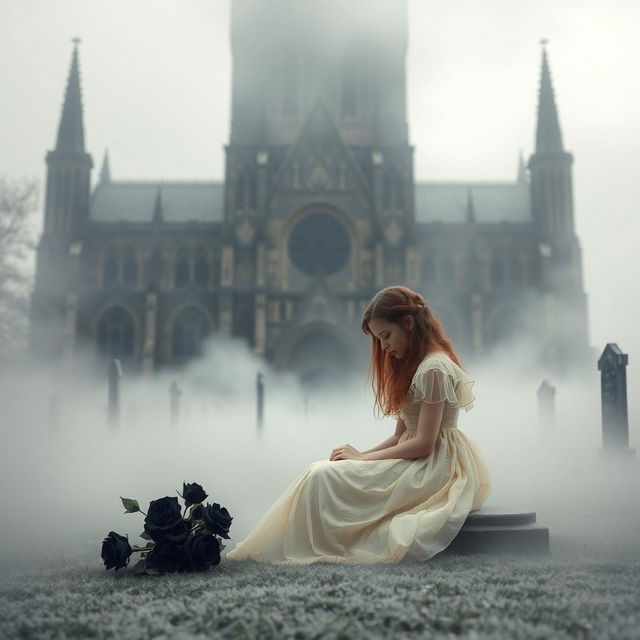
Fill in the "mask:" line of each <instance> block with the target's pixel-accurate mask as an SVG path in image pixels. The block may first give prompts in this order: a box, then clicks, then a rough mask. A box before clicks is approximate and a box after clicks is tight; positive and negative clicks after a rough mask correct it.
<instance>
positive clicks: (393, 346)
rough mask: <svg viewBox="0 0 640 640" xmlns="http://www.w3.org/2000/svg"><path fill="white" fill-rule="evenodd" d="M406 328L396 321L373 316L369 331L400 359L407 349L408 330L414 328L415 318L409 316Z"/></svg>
mask: <svg viewBox="0 0 640 640" xmlns="http://www.w3.org/2000/svg"><path fill="white" fill-rule="evenodd" d="M403 324H404V328H403V326H401V325H398V324H395V323H394V322H387V321H385V320H381V319H380V318H372V319H371V320H370V321H369V331H371V333H373V335H374V336H375V338H376V339H377V340H379V341H380V346H381V347H382V349H384V350H385V351H386V352H387V353H388V354H390V355H391V356H393V357H394V358H398V360H400V359H401V358H403V357H404V356H405V354H406V351H407V346H408V344H409V341H408V340H407V332H408V331H411V329H413V318H412V317H411V316H407V317H406V318H405V320H404V323H403Z"/></svg>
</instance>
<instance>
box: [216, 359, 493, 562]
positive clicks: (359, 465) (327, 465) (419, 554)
mask: <svg viewBox="0 0 640 640" xmlns="http://www.w3.org/2000/svg"><path fill="white" fill-rule="evenodd" d="M472 386H473V381H472V380H471V379H470V378H469V377H468V376H467V374H466V373H465V372H464V371H463V370H462V369H461V368H460V367H459V366H458V365H457V364H456V363H455V362H453V360H451V359H450V358H449V357H448V356H447V355H445V354H444V353H441V352H433V353H430V354H428V355H427V356H426V357H425V358H424V360H423V361H422V362H421V363H420V364H419V365H418V368H417V370H416V373H415V375H414V377H413V380H412V382H411V386H410V388H409V393H408V394H407V397H406V400H405V403H404V405H403V406H402V408H401V409H400V411H399V415H400V417H401V418H402V419H403V421H404V423H405V425H406V428H407V429H406V431H405V432H404V433H403V434H402V436H400V440H399V442H404V441H405V440H409V439H410V438H413V437H415V435H416V431H417V427H418V415H419V413H420V402H421V401H425V402H439V401H441V400H445V405H444V412H443V415H442V420H441V422H440V431H439V433H438V437H437V440H436V445H435V448H434V450H433V453H432V454H431V455H430V456H428V457H425V458H417V459H406V458H394V459H388V460H334V461H331V460H318V461H316V462H312V463H311V464H310V465H309V466H308V467H307V468H306V469H305V470H304V471H303V472H302V473H301V474H300V475H299V476H298V477H297V478H296V479H295V480H294V481H293V483H292V484H291V485H290V486H289V488H288V489H287V490H286V491H285V492H284V493H283V494H282V495H281V496H280V497H279V498H278V499H277V500H276V501H275V502H274V503H273V505H271V507H270V508H269V509H268V510H267V512H266V513H265V514H264V516H263V517H262V518H261V519H260V521H259V522H258V523H257V524H256V526H255V527H254V529H253V530H252V531H251V533H249V535H248V536H247V537H246V538H245V539H244V540H243V541H241V542H239V543H238V544H237V545H236V547H235V548H234V549H233V550H232V551H229V552H228V553H227V554H226V556H224V557H226V558H229V559H231V560H256V561H258V562H270V563H275V564H311V563H313V562H319V561H324V562H342V563H370V562H389V563H393V562H400V561H422V560H427V559H428V558H431V557H432V556H434V555H435V554H437V553H439V552H440V551H442V550H443V549H445V548H446V547H447V546H448V545H449V544H450V543H451V542H452V540H453V539H454V538H455V537H456V535H457V533H458V531H459V530H460V528H461V527H462V524H463V523H464V521H465V519H466V518H467V516H468V515H469V512H470V511H473V510H474V509H478V508H479V507H480V506H481V505H482V504H483V503H484V502H485V500H486V498H487V496H488V495H489V492H490V490H491V479H490V475H489V471H488V469H487V465H486V463H485V461H484V459H483V457H482V455H481V453H480V451H479V449H478V447H477V445H476V444H475V443H474V442H473V441H472V440H471V439H470V438H469V437H467V436H466V435H465V434H464V432H462V431H460V430H459V429H458V427H457V421H458V413H459V411H460V409H464V410H465V411H469V410H470V409H471V408H472V406H473V401H474V400H475V397H474V396H473V394H472V392H471V388H472Z"/></svg>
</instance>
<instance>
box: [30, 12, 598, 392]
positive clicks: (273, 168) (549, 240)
mask: <svg viewBox="0 0 640 640" xmlns="http://www.w3.org/2000/svg"><path fill="white" fill-rule="evenodd" d="M365 2H366V0H349V1H348V2H347V3H345V2H342V4H341V5H340V6H339V5H338V3H337V0H331V1H328V0H323V1H320V0H308V1H307V2H305V3H301V2H299V1H298V0H274V2H269V3H266V2H262V1H261V0H234V1H233V2H232V3H231V48H232V63H233V67H232V68H233V75H232V95H231V123H230V132H229V140H228V144H227V145H226V146H225V149H224V152H225V154H226V168H225V179H224V182H216V181H211V182H142V181H120V180H112V178H111V171H110V166H109V158H108V156H107V155H106V154H105V158H104V161H103V165H102V169H101V171H100V175H99V178H98V179H97V180H96V184H95V186H94V187H93V188H92V187H91V172H92V168H93V161H92V157H91V155H90V154H89V153H88V152H87V151H86V149H85V144H84V126H83V105H82V100H81V92H80V72H79V61H78V50H77V45H76V46H75V47H74V50H73V55H72V60H71V70H70V73H69V79H68V84H67V87H66V94H65V99H64V104H63V109H62V116H61V119H60V125H59V129H58V135H57V141H56V145H55V149H53V150H52V151H49V152H48V154H47V157H46V162H47V187H46V201H45V212H44V229H43V233H42V237H41V240H40V243H39V246H38V255H37V271H36V282H35V289H34V294H33V297H32V313H31V319H32V322H31V345H32V349H33V351H34V352H35V353H37V354H39V355H41V356H44V357H46V358H48V359H58V358H59V359H63V360H70V359H72V358H73V354H74V351H75V350H76V349H78V348H80V347H81V345H85V346H88V347H89V348H90V349H91V350H92V351H93V352H94V353H95V354H96V357H98V358H104V359H105V360H106V359H109V358H119V359H120V360H121V362H122V364H123V366H124V367H125V368H127V369H129V370H130V371H139V372H142V373H151V372H153V371H155V370H157V369H158V368H160V367H164V366H168V365H179V364H181V363H184V362H187V361H189V360H190V359H192V358H194V357H197V356H198V354H199V353H200V352H201V349H202V345H203V342H204V340H205V339H206V338H207V337H209V336H211V335H215V334H218V335H220V336H228V337H235V338H237V339H240V340H243V341H245V342H246V343H247V344H248V346H249V347H250V348H251V349H252V350H253V351H254V352H255V353H256V354H257V355H259V356H262V357H264V358H265V359H267V360H268V361H269V362H271V363H272V364H273V365H274V366H275V367H277V368H278V369H287V370H292V371H295V372H297V373H298V374H300V375H301V376H302V377H303V378H304V379H306V380H308V381H311V380H315V379H317V378H323V377H328V378H331V377H335V376H336V375H337V374H339V373H340V372H341V371H345V370H348V369H349V368H350V367H352V366H356V365H357V366H362V363H363V362H364V366H365V367H366V356H367V350H368V343H367V338H366V337H365V336H364V334H363V333H362V331H361V329H360V318H361V313H362V311H363V309H364V307H365V306H366V304H367V302H368V301H369V299H370V298H371V296H372V295H373V294H374V293H375V292H376V291H377V290H379V289H380V288H382V287H384V286H387V285H391V284H405V285H407V286H409V287H412V288H414V289H416V290H418V291H420V292H421V293H423V294H424V295H425V297H426V299H427V301H429V302H430V303H431V305H432V306H433V308H434V311H435V312H436V314H437V315H438V316H439V317H440V318H441V320H442V321H443V323H444V326H445V328H446V330H447V331H448V333H449V335H450V336H451V338H452V340H453V342H454V345H455V346H456V347H457V349H458V352H459V353H460V355H461V356H462V358H463V360H465V361H475V360H479V359H481V358H483V357H485V356H487V355H488V354H490V353H491V351H492V350H494V349H495V348H497V347H499V346H500V345H503V346H504V345H505V344H510V341H511V340H513V339H514V338H516V337H522V336H523V335H524V336H526V337H527V338H528V339H529V340H531V341H532V342H533V343H534V344H535V345H537V346H538V347H539V349H538V355H539V363H537V364H542V365H544V366H547V367H548V368H550V369H551V370H556V371H562V370H568V369H570V368H571V367H573V366H574V365H577V366H584V365H585V363H587V359H588V358H590V357H591V353H590V349H589V345H588V335H587V307H586V296H585V293H584V291H583V285H582V266H581V254H580V245H579V241H578V239H577V237H576V234H575V228H574V217H573V196H572V174H571V165H572V161H573V158H572V155H571V154H570V153H569V152H567V151H565V149H564V146H563V141H562V135H561V129H560V125H559V120H558V113H557V109H556V104H555V98H554V94H553V89H552V84H551V76H550V72H549V64H548V60H547V53H546V51H545V50H544V49H543V52H542V65H541V77H540V91H539V103H538V116H537V129H536V145H535V152H534V153H533V155H532V156H531V157H530V159H529V162H528V165H527V166H525V163H524V161H523V160H522V158H521V159H520V163H519V167H518V171H517V177H516V179H515V180H514V181H513V182H500V183H497V182H471V183H462V182H428V181H427V182H425V181H420V182H416V181H415V180H414V175H413V164H412V157H413V147H412V146H411V144H410V141H409V137H408V126H407V107H406V77H405V59H406V54H407V23H408V18H407V7H406V2H405V1H399V0H378V2H377V3H376V11H375V12H373V13H375V14H376V15H375V16H374V17H373V18H371V19H369V20H362V15H363V13H362V6H361V5H363V3H365ZM328 5H331V6H333V5H336V6H335V11H336V12H337V13H334V14H332V15H339V16H340V21H339V22H338V23H336V21H331V20H329V19H328V18H327V14H331V11H330V8H327V7H328ZM365 13H366V12H365ZM374 18H375V19H374ZM257 25H259V31H260V36H259V37H256V29H257V28H258V27H257ZM587 366H589V365H587Z"/></svg>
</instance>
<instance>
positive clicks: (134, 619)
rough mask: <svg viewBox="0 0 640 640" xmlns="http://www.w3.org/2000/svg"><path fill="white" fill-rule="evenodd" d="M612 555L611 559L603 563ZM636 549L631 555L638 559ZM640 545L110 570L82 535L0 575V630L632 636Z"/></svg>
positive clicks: (42, 634) (124, 634) (105, 634)
mask: <svg viewBox="0 0 640 640" xmlns="http://www.w3.org/2000/svg"><path fill="white" fill-rule="evenodd" d="M597 557H603V558H604V557H606V558H608V559H607V560H598V559H596V558H597ZM631 557H635V560H633V561H630V558H631ZM638 602H640V543H637V542H636V544H635V547H628V548H626V549H619V548H616V547H615V545H614V546H611V545H608V544H606V542H605V543H604V544H603V543H602V542H598V541H596V540H590V541H589V540H587V539H585V540H583V541H582V544H580V545H579V546H578V547H576V546H575V545H573V544H571V542H570V541H568V540H562V539H561V540H558V541H554V540H553V538H552V553H551V555H550V556H549V557H546V558H532V557H529V558H527V557H522V556H514V555H507V556H501V557H496V556H489V555H474V556H457V557H456V556H454V557H446V556H442V555H438V556H435V557H434V558H432V559H431V560H429V561H428V562H426V563H421V564H408V563H407V564H403V563H401V564H396V565H388V564H375V565H350V566H345V565H335V564H331V563H318V564H313V565H309V566H276V565H267V564H261V563H255V562H238V561H231V560H225V559H224V558H223V559H222V561H221V563H220V564H219V565H217V566H216V567H214V568H212V569H211V570H210V571H209V572H208V573H206V574H183V575H165V576H159V577H152V576H134V575H133V573H132V572H131V571H130V569H126V570H124V571H123V570H120V571H118V572H117V573H115V572H114V571H108V572H107V571H105V570H104V568H103V567H102V565H101V560H100V558H99V544H97V543H96V542H95V541H85V542H84V543H83V544H79V545H78V546H77V547H76V548H75V550H73V551H72V550H71V549H67V550H66V551H64V552H62V551H58V552H57V553H55V554H52V555H51V556H50V557H49V558H46V557H45V556H41V557H39V559H37V560H32V561H29V562H25V561H21V562H16V561H11V560H8V559H5V560H4V561H3V563H2V567H1V572H0V636H1V637H2V638H7V639H11V638H21V639H25V640H26V639H34V640H35V639H36V638H37V639H40V638H52V639H53V638H117V639H123V640H126V639H134V638H136V639H137V638H140V639H143V638H145V639H146V638H158V639H160V638H166V639H167V640H169V639H171V640H178V639H181V638H208V637H216V638H234V639H238V638H344V639H347V638H348V639H349V640H351V639H354V638H363V639H365V638H372V637H380V638H415V637H430V638H450V637H452V636H454V635H455V636H457V637H464V638H478V637H482V638H505V637H510V638H526V639H527V640H528V639H530V638H549V637H553V638H615V639H616V640H622V639H624V638H638V633H639V631H638V630H639V629H640V610H639V608H638Z"/></svg>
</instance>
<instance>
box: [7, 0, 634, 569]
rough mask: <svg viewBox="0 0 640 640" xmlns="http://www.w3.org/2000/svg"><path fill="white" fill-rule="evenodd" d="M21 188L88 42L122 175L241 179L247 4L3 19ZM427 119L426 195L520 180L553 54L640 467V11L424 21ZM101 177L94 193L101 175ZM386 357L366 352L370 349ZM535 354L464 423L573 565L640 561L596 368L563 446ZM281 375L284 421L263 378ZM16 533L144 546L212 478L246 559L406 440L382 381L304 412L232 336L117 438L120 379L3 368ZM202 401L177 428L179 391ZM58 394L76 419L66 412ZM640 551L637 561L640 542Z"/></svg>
mask: <svg viewBox="0 0 640 640" xmlns="http://www.w3.org/2000/svg"><path fill="white" fill-rule="evenodd" d="M0 6H1V8H2V16H3V19H2V20H0V36H1V37H0V51H1V53H2V55H0V72H1V74H2V78H3V82H4V91H3V96H4V98H3V100H2V102H1V103H0V134H1V137H2V143H3V144H2V145H0V173H7V174H9V175H14V176H22V175H25V176H39V177H40V178H42V177H43V176H44V154H45V152H46V150H47V149H50V148H51V147H52V145H53V140H54V135H55V131H56V127H57V123H58V118H59V115H60V104H61V101H62V97H63V90H64V86H65V83H66V76H67V71H68V65H69V58H70V52H71V45H70V42H69V40H70V38H71V37H73V36H80V37H81V38H82V39H83V43H82V44H81V45H80V61H81V73H82V89H83V100H84V107H85V133H86V140H87V147H88V150H89V152H90V153H91V154H92V155H93V159H94V164H95V165H97V166H99V162H100V159H101V156H102V152H103V150H104V149H105V148H107V147H108V148H109V149H110V158H111V169H112V174H113V177H114V179H116V180H118V179H163V178H164V179H181V180H199V179H205V180H209V179H222V176H223V162H224V154H223V145H224V144H225V143H226V142H227V140H228V135H229V120H230V117H229V103H230V85H231V80H230V72H231V62H230V47H229V3H228V2H217V3H211V2H204V1H202V2H200V1H195V0H193V1H190V2H189V3H178V2H168V1H163V2H158V1H157V0H155V1H154V2H151V1H150V0H139V1H138V2H136V3H124V2H123V1H122V0H111V1H110V2H106V1H104V2H103V1H102V0H100V1H98V0H93V1H92V2H91V3H86V2H81V1H80V0H75V1H72V0H59V1H58V2H56V3H50V2H46V1H44V0H31V1H30V2H28V3H20V4H18V3H10V2H6V1H5V2H2V4H1V5H0ZM409 15H410V30H409V45H408V46H409V49H408V61H407V71H408V75H407V85H408V87H407V90H408V96H407V99H408V121H409V131H410V141H411V143H412V144H413V145H415V148H416V149H415V174H416V179H417V180H512V179H515V175H516V169H517V156H518V151H519V150H520V149H522V150H523V152H524V154H525V157H527V156H528V155H529V154H530V153H531V152H532V150H533V149H532V145H533V134H534V127H535V108H536V100H537V87H538V75H539V64H540V50H539V45H538V40H539V38H541V37H547V38H549V40H550V44H549V45H548V51H549V57H550V64H551V71H552V77H553V82H554V87H555V95H556V100H557V103H558V108H559V114H560V123H561V127H562V130H563V137H564V142H565V147H566V148H567V149H568V150H570V151H571V152H572V153H573V154H574V158H575V165H574V169H573V180H574V194H575V220H576V229H577V235H578V238H579V239H580V242H581V245H582V248H583V266H584V275H585V290H586V292H587V294H588V296H589V298H588V305H589V322H590V342H591V344H592V345H593V346H594V347H595V349H596V351H597V352H598V354H599V353H600V352H601V351H602V349H603V348H604V346H605V344H606V343H607V342H617V343H618V344H619V346H620V347H621V349H622V350H623V351H624V352H626V353H629V367H628V372H627V384H628V398H629V421H630V446H631V447H632V448H635V449H636V450H638V449H640V438H639V435H640V434H639V431H640V429H639V427H638V425H639V422H640V409H639V403H638V402H637V398H638V394H639V392H640V383H639V382H638V381H639V380H640V377H639V375H638V370H637V368H636V366H637V365H636V356H637V354H638V353H640V334H638V331H637V312H638V309H639V305H638V286H637V283H638V279H639V276H640V260H638V256H637V250H636V243H637V238H638V237H639V234H638V231H639V226H638V225H639V224H640V223H639V222H638V219H637V215H636V214H637V203H638V202H639V201H640V182H639V181H638V180H637V178H636V176H637V175H638V172H639V171H640V153H639V139H640V138H639V134H640V130H639V129H640V126H639V121H638V116H637V114H638V112H639V110H638V96H639V95H640V84H639V83H640V69H639V68H638V67H639V66H640V44H639V43H638V40H637V34H636V30H637V24H638V23H639V21H640V5H638V4H637V3H634V2H631V1H628V2H623V1H620V0H614V1H612V2H606V3H605V2H603V1H596V0H588V1H586V2H577V0H576V1H574V0H568V1H565V2H562V3H552V2H551V1H550V0H543V1H541V2H539V3H536V4H531V3H526V2H524V1H519V0H518V1H513V0H489V1H487V2H484V3H481V4H478V3H474V2H472V1H471V0H465V1H463V0H454V1H452V2H449V3H446V6H441V5H439V4H437V3H434V2H421V1H419V0H413V1H412V2H410V3H409ZM97 173H98V172H97V171H96V170H94V174H93V178H94V180H95V179H97ZM362 340H363V341H365V340H366V339H365V337H364V336H363V337H362ZM538 355H539V354H538V346H537V345H536V344H523V343H522V342H517V341H515V342H510V343H506V344H505V345H503V347H502V348H501V349H500V350H499V352H497V353H494V354H491V355H487V357H486V358H485V359H484V360H482V361H478V362H474V363H473V366H471V365H470V366H468V367H467V370H468V373H469V375H470V376H471V378H472V379H474V380H475V387H474V393H475V395H476V398H477V400H476V406H475V407H474V409H473V410H472V411H471V412H470V413H469V414H464V413H463V414H462V415H461V416H460V419H459V426H460V428H462V429H463V430H464V431H465V433H466V434H467V435H469V437H471V438H472V439H473V440H474V441H475V442H477V444H478V445H479V447H480V449H481V451H482V452H483V454H484V456H485V458H486V460H487V463H488V466H489V469H490V471H491V475H492V479H493V489H492V493H491V496H490V497H489V500H488V502H487V506H495V507H498V508H500V507H503V508H505V509H518V510H523V509H531V510H534V511H536V512H537V514H538V521H539V524H541V525H543V526H547V527H549V529H550V535H551V550H552V553H553V552H554V551H557V550H559V549H560V550H562V553H563V554H565V555H566V556H567V557H569V556H572V555H573V556H576V555H579V554H580V553H582V552H584V554H585V557H592V558H593V557H595V558H609V557H610V558H615V559H623V558H627V557H631V554H632V553H635V552H636V551H637V531H638V530H640V506H639V501H638V500H637V489H638V488H639V487H640V475H639V471H638V469H639V465H638V463H637V460H638V454H636V457H635V459H636V463H635V464H633V465H625V464H622V463H621V462H620V461H618V460H613V461H610V463H608V464H605V462H604V461H603V460H602V459H601V457H600V449H601V446H602V437H601V414H600V410H601V407H600V397H599V389H600V384H599V374H598V372H597V370H596V360H595V358H594V361H593V363H592V366H591V368H590V369H589V370H588V371H587V370H585V371H584V372H582V375H581V376H580V377H579V378H567V379H562V380H556V379H554V378H553V377H551V378H550V381H551V383H552V384H554V385H555V386H556V390H557V391H556V401H557V417H556V427H555V430H552V429H550V428H545V427H544V426H543V427H541V426H539V425H538V422H537V403H536V391H537V389H538V387H539V386H540V383H541V382H542V379H543V378H549V377H550V376H549V373H548V372H547V371H545V370H543V369H541V368H539V367H538V366H537V365H536V364H535V363H536V362H537V358H538ZM258 371H263V372H265V393H266V400H265V421H264V426H263V428H262V430H261V431H258V428H257V425H256V406H255V402H256V399H255V380H256V374H257V372H258ZM1 376H2V377H1V378H0V402H1V403H2V436H3V446H2V448H1V450H0V510H1V513H2V514H3V515H2V517H1V520H0V523H1V525H2V530H3V536H2V543H1V545H0V558H1V559H2V560H3V561H6V560H9V559H15V558H20V557H22V556H23V555H24V556H33V555H36V556H37V555H40V554H44V553H49V552H50V551H51V550H52V549H70V548H73V546H74V545H75V544H80V543H82V544H87V543H88V542H90V541H91V540H95V546H96V562H98V561H99V546H100V542H101V540H102V538H103V537H104V536H105V535H106V534H107V533H108V532H109V531H110V530H114V531H117V532H119V533H122V534H125V533H128V534H129V537H130V539H132V540H135V541H138V538H137V536H138V534H139V533H140V532H141V531H142V528H143V517H142V516H141V515H140V514H126V515H125V514H123V513H122V512H123V508H122V505H121V503H120V498H119V496H123V497H129V498H136V499H138V500H139V502H140V505H141V508H142V509H143V510H144V511H146V507H147V505H148V503H149V501H150V500H152V499H155V498H158V497H163V496H165V495H168V496H173V495H177V494H176V493H175V491H176V490H181V489H182V482H183V481H184V482H198V483H200V484H202V485H203V487H204V488H205V490H206V491H207V492H208V494H209V498H208V501H209V502H214V501H215V502H218V503H220V504H221V505H223V506H226V507H227V508H228V510H229V512H230V513H231V515H233V516H234V521H233V525H232V527H231V536H232V540H231V541H230V543H229V547H228V549H230V548H233V546H234V544H235V542H237V541H239V540H241V539H242V538H243V537H244V536H245V535H246V534H247V533H248V532H249V530H250V529H251V528H252V526H253V524H255V522H256V521H257V520H258V518H259V517H260V516H261V515H262V513H263V512H264V511H265V510H266V509H267V508H268V506H269V505H270V504H271V503H272V502H273V501H274V500H275V499H276V498H277V497H278V496H279V495H280V494H281V493H282V492H283V491H284V490H285V489H286V488H287V487H288V486H289V485H290V484H291V483H292V482H293V480H294V479H295V478H296V477H297V476H298V475H299V474H300V473H301V472H302V471H303V469H304V468H305V467H306V466H307V465H308V464H309V463H310V462H312V461H314V460H318V459H322V458H328V457H329V455H330V452H331V450H332V449H333V448H334V447H336V446H338V445H341V444H345V443H349V444H351V445H353V446H355V447H356V448H358V449H360V450H363V449H368V448H370V447H373V446H374V445H376V444H378V443H379V442H381V441H382V440H384V439H385V438H387V437H388V436H389V435H390V434H391V433H392V432H393V430H394V423H393V420H391V419H390V418H386V419H383V420H377V419H376V418H375V416H374V415H373V412H372V409H373V397H372V393H371V389H370V386H369V385H368V384H367V381H366V370H363V371H362V372H355V373H354V375H353V377H352V379H351V381H350V383H349V384H348V385H345V388H344V389H343V391H342V392H341V393H331V394H329V393H327V394H320V395H319V394H315V395H314V396H313V397H310V398H309V400H308V402H307V403H305V399H304V394H303V391H302V389H301V388H300V387H299V385H298V383H297V381H296V380H295V379H294V378H293V377H292V376H286V375H284V376H283V375H280V374H278V373H277V372H275V371H273V370H271V369H270V368H269V367H268V366H267V365H266V364H265V363H264V362H262V361H260V360H259V359H258V358H256V357H255V356H254V355H252V354H251V353H250V352H249V350H248V349H247V348H246V347H244V346H243V345H242V344H241V343H238V342H237V341H224V340H222V339H220V338H213V339H212V340H211V341H210V342H209V344H208V345H207V351H206V354H205V356H204V357H203V359H202V360H200V361H197V362H195V363H193V364H192V365H190V366H189V367H187V368H185V369H182V370H180V371H166V372H162V373H160V374H158V375H157V376H156V377H154V378H152V379H133V378H129V377H125V379H123V381H122V419H121V422H120V424H119V425H118V426H114V425H109V424H108V421H107V388H106V374H105V372H104V371H102V370H98V369H96V365H95V362H94V361H93V355H92V354H91V353H83V352H82V351H79V352H78V353H77V354H76V357H75V362H74V369H73V371H72V372H69V373H68V374H66V373H65V372H64V371H62V370H61V369H60V367H59V366H57V365H52V366H51V368H41V369H38V370H37V371H31V370H29V369H28V368H26V367H25V368H13V369H12V368H10V367H8V366H6V363H5V366H4V367H3V373H2V374H1ZM174 379H175V380H176V381H177V382H178V384H179V385H180V387H181V389H182V391H183V395H182V398H181V415H180V420H179V422H178V424H172V423H171V420H170V415H169V386H170V384H171V382H172V381H173V380H174ZM52 394H54V395H55V396H56V397H57V398H59V403H60V410H59V416H58V417H57V419H56V417H55V415H54V412H52V401H51V398H52ZM634 545H635V546H634Z"/></svg>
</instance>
